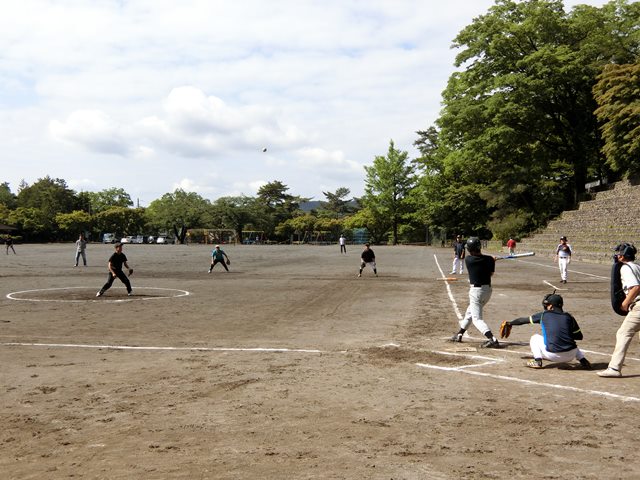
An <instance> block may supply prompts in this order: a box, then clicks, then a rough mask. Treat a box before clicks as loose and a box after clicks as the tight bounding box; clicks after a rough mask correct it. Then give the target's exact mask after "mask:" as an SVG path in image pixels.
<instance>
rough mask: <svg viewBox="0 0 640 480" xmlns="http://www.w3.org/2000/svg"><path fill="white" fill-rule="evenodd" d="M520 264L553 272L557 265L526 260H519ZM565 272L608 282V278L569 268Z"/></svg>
mask: <svg viewBox="0 0 640 480" xmlns="http://www.w3.org/2000/svg"><path fill="white" fill-rule="evenodd" d="M520 261H521V262H522V263H528V264H530V265H537V266H539V267H544V268H553V269H554V270H557V269H558V265H557V264H556V263H554V264H553V265H548V264H546V263H538V262H531V261H527V260H520ZM567 272H570V273H577V274H579V275H585V276H587V277H594V278H600V279H602V280H609V277H603V276H602V275H596V274H594V273H587V272H581V271H580V270H572V269H570V268H568V269H567Z"/></svg>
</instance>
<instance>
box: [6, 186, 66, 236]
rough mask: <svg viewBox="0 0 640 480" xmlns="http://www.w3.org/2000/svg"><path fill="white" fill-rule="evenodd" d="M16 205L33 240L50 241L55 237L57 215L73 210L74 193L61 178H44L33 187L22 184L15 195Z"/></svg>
mask: <svg viewBox="0 0 640 480" xmlns="http://www.w3.org/2000/svg"><path fill="white" fill-rule="evenodd" d="M17 205H18V207H19V208H20V207H22V208H23V209H26V210H23V211H22V214H19V215H18V216H22V215H23V214H25V213H26V212H27V211H28V214H27V216H26V217H24V216H22V220H27V218H28V219H29V221H27V223H28V224H29V225H31V227H30V234H31V235H32V237H33V239H38V240H51V239H54V238H55V237H56V235H57V233H58V232H57V224H56V222H55V218H56V215H57V214H58V213H69V212H71V211H73V210H74V209H75V206H76V196H75V192H74V191H73V190H71V189H70V188H68V187H67V183H66V182H65V181H64V180H63V179H61V178H55V179H53V178H51V177H49V176H47V177H44V178H41V179H39V180H38V181H36V182H35V183H34V184H33V185H26V184H22V186H21V189H20V191H19V192H18V195H17Z"/></svg>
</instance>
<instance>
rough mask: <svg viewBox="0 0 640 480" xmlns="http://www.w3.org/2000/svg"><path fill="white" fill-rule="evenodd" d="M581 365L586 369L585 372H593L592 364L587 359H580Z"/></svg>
mask: <svg viewBox="0 0 640 480" xmlns="http://www.w3.org/2000/svg"><path fill="white" fill-rule="evenodd" d="M580 365H582V368H584V369H585V370H591V362H590V361H589V360H587V359H586V358H581V359H580Z"/></svg>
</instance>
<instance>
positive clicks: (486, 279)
mask: <svg viewBox="0 0 640 480" xmlns="http://www.w3.org/2000/svg"><path fill="white" fill-rule="evenodd" d="M467 250H468V251H469V255H467V256H466V258H465V263H466V265H467V272H469V283H470V287H469V307H468V308H467V311H466V312H465V314H464V317H463V318H462V320H460V330H459V331H458V333H456V334H455V335H454V336H453V337H451V341H452V342H462V336H463V335H464V332H466V331H467V329H468V328H469V326H470V325H471V324H472V323H473V325H474V326H475V327H476V328H477V329H478V330H480V332H481V333H482V334H483V335H484V336H485V337H487V340H486V341H485V342H484V343H483V344H482V345H481V347H482V348H500V344H499V342H498V340H497V339H496V337H494V336H493V333H491V329H490V328H489V326H488V325H487V324H486V323H485V321H484V320H483V319H482V308H483V307H484V306H485V305H486V304H487V302H488V301H489V299H490V298H491V277H492V276H493V273H494V272H495V268H496V259H495V257H491V256H489V255H483V254H482V252H481V251H480V250H481V244H480V239H479V238H478V237H469V239H468V240H467Z"/></svg>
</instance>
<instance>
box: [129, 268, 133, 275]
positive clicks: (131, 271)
mask: <svg viewBox="0 0 640 480" xmlns="http://www.w3.org/2000/svg"><path fill="white" fill-rule="evenodd" d="M131 275H133V268H130V269H129V276H131Z"/></svg>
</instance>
